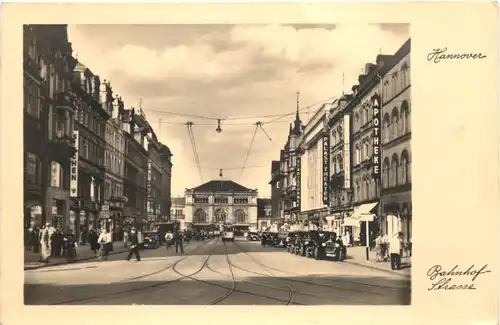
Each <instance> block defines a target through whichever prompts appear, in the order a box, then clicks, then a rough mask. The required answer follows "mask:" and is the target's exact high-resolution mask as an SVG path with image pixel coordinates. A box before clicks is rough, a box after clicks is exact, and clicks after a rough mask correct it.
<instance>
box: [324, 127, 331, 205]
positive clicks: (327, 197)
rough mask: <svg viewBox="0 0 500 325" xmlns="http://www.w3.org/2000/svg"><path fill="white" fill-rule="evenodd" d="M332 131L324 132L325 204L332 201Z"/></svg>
mask: <svg viewBox="0 0 500 325" xmlns="http://www.w3.org/2000/svg"><path fill="white" fill-rule="evenodd" d="M329 187H330V133H329V132H323V204H326V205H328V204H329V202H330V191H329Z"/></svg>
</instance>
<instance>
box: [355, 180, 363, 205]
mask: <svg viewBox="0 0 500 325" xmlns="http://www.w3.org/2000/svg"><path fill="white" fill-rule="evenodd" d="M354 194H355V196H356V198H355V200H356V201H361V191H360V186H359V181H356V189H355V192H354Z"/></svg>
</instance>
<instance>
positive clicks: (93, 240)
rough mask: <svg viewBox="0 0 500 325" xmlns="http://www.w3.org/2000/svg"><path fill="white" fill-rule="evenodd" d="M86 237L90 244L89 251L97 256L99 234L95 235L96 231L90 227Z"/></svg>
mask: <svg viewBox="0 0 500 325" xmlns="http://www.w3.org/2000/svg"><path fill="white" fill-rule="evenodd" d="M87 236H88V240H89V244H90V249H91V250H92V252H94V254H97V251H98V250H99V243H98V239H99V234H98V233H97V231H95V229H94V228H93V227H92V226H90V229H89V233H88V235H87Z"/></svg>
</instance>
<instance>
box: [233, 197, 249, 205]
mask: <svg viewBox="0 0 500 325" xmlns="http://www.w3.org/2000/svg"><path fill="white" fill-rule="evenodd" d="M234 204H248V198H247V197H235V198H234Z"/></svg>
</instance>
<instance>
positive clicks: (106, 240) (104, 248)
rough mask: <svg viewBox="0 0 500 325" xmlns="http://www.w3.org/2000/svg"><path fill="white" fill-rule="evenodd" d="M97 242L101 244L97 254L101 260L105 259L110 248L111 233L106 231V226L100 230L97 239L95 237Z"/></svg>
mask: <svg viewBox="0 0 500 325" xmlns="http://www.w3.org/2000/svg"><path fill="white" fill-rule="evenodd" d="M97 242H98V243H99V244H100V245H101V250H100V254H99V255H100V258H101V260H107V259H108V254H109V252H110V250H111V234H110V233H108V231H107V230H106V228H104V229H103V230H102V232H101V235H100V236H99V239H97Z"/></svg>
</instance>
